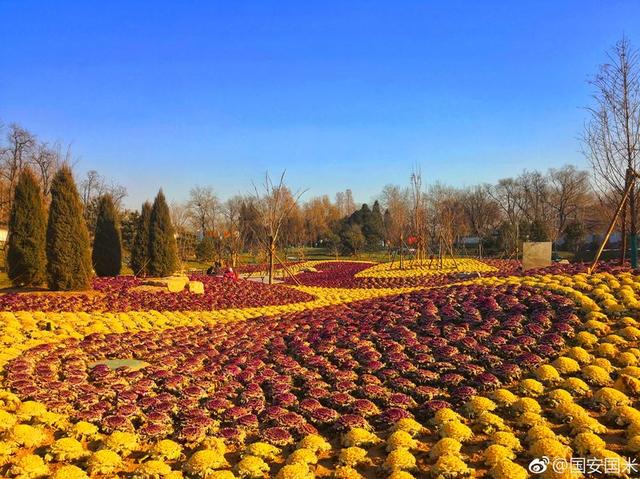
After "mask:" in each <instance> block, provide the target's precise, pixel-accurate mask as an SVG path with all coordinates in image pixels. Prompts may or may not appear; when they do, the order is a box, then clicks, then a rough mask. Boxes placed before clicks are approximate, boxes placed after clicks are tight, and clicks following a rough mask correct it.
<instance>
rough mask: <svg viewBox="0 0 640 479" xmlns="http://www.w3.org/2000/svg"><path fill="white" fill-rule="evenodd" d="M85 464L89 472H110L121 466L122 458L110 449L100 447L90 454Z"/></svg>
mask: <svg viewBox="0 0 640 479" xmlns="http://www.w3.org/2000/svg"><path fill="white" fill-rule="evenodd" d="M87 466H88V470H89V473H90V474H112V473H114V472H115V471H116V470H117V469H119V468H120V467H122V459H121V458H120V456H119V455H118V454H117V453H116V452H113V451H112V450H110V449H101V450H99V451H96V452H94V453H93V454H91V457H89V460H88V461H87Z"/></svg>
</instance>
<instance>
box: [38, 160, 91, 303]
mask: <svg viewBox="0 0 640 479" xmlns="http://www.w3.org/2000/svg"><path fill="white" fill-rule="evenodd" d="M92 274H93V273H92V270H91V252H90V249H89V232H88V231H87V225H86V223H85V220H84V216H83V210H82V202H81V200H80V195H78V190H77V188H76V184H75V182H74V180H73V174H72V173H71V169H70V168H69V167H68V166H66V165H65V166H63V167H62V168H60V170H58V172H57V173H56V174H55V176H54V177H53V180H52V181H51V204H50V206H49V221H48V224H47V282H48V284H49V288H51V289H53V290H82V289H87V288H89V286H90V284H91V276H92Z"/></svg>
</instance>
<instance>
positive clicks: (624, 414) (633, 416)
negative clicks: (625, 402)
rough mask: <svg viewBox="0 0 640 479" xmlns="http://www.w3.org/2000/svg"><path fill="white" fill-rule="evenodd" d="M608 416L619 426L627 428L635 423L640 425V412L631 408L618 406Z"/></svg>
mask: <svg viewBox="0 0 640 479" xmlns="http://www.w3.org/2000/svg"><path fill="white" fill-rule="evenodd" d="M607 416H608V417H609V418H610V419H611V418H612V419H613V420H614V421H615V423H616V424H617V425H618V426H626V425H628V424H631V423H633V422H635V423H638V424H640V411H639V410H637V409H636V408H634V407H631V406H617V407H614V408H613V409H611V410H610V411H609V413H608V414H607Z"/></svg>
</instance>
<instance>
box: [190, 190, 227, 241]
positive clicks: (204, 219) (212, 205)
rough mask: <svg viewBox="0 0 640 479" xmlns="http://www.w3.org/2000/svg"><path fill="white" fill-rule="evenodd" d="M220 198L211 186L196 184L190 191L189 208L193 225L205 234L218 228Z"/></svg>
mask: <svg viewBox="0 0 640 479" xmlns="http://www.w3.org/2000/svg"><path fill="white" fill-rule="evenodd" d="M219 206H220V200H219V199H218V197H217V196H216V194H215V192H214V191H213V188H212V187H211V186H196V187H195V188H192V189H191V191H190V192H189V201H188V203H187V208H188V212H189V216H190V218H191V221H192V223H193V225H194V226H195V227H196V228H198V229H200V230H201V231H202V233H203V234H206V233H207V232H208V231H214V230H215V229H216V217H217V215H218V213H219V211H218V210H219Z"/></svg>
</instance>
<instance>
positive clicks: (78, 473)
mask: <svg viewBox="0 0 640 479" xmlns="http://www.w3.org/2000/svg"><path fill="white" fill-rule="evenodd" d="M51 478H52V479H89V476H87V473H86V472H84V471H83V470H82V469H80V468H79V467H78V466H62V467H61V468H60V469H58V470H57V471H56V473H55V474H54V475H53V476H51Z"/></svg>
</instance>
